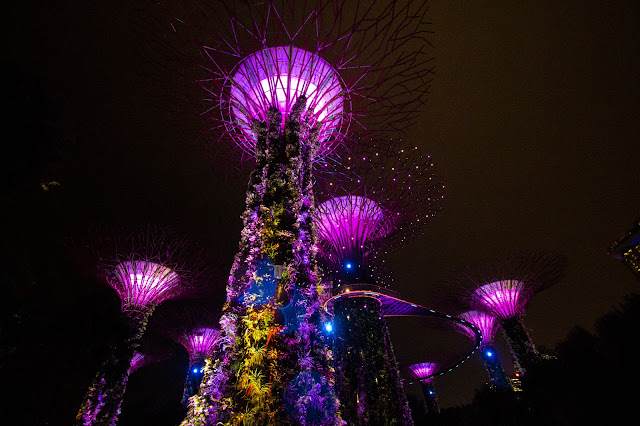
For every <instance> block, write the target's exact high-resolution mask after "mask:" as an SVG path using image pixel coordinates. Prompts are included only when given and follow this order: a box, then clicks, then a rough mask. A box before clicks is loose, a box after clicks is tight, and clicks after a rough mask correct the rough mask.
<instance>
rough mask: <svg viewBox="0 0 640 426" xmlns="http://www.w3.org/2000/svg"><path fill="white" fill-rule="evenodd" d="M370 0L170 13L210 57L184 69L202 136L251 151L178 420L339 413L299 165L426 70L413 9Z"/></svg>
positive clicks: (407, 102)
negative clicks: (207, 340) (211, 326)
mask: <svg viewBox="0 0 640 426" xmlns="http://www.w3.org/2000/svg"><path fill="white" fill-rule="evenodd" d="M373 3H376V4H373ZM373 3H370V2H369V3H367V4H366V5H365V4H362V5H358V4H354V3H353V2H352V1H347V0H330V1H323V2H320V1H317V2H316V1H299V2H298V1H296V2H290V1H284V2H279V1H277V2H276V1H265V2H258V3H256V2H253V1H249V0H246V1H234V2H228V3H226V2H222V1H221V2H216V3H215V4H214V5H211V7H210V8H203V9H202V10H198V11H197V12H196V13H193V14H188V13H187V14H184V15H181V16H176V19H175V20H173V21H172V22H171V25H172V26H173V28H172V29H171V33H170V34H171V35H170V37H173V34H176V35H177V37H180V34H181V33H182V30H184V29H185V27H182V26H180V24H179V23H180V22H183V23H186V29H187V31H188V35H189V37H188V38H189V39H190V40H196V43H197V44H198V48H199V49H200V52H199V53H200V54H201V55H203V56H204V57H205V58H206V60H209V61H210V62H207V63H206V64H199V65H200V66H199V67H198V69H199V70H203V73H202V74H199V75H198V76H197V77H196V78H197V80H198V83H199V84H200V85H201V86H202V88H203V89H204V90H205V91H206V95H205V96H206V99H205V101H206V102H208V103H209V105H208V106H207V110H206V112H205V114H204V116H205V117H206V118H207V119H208V123H209V127H210V129H209V130H210V133H212V134H214V135H215V136H216V138H217V141H219V140H231V141H233V142H234V143H235V145H236V146H238V147H239V148H240V149H241V151H242V152H243V154H244V155H246V156H248V157H250V158H253V159H254V160H255V165H254V170H253V173H252V175H251V177H250V181H249V186H248V189H247V196H246V208H245V212H244V213H243V217H242V219H243V230H242V233H241V240H240V245H239V251H238V254H237V255H236V258H235V261H234V264H233V266H232V270H231V274H230V277H229V281H228V286H227V301H226V304H225V306H224V309H223V315H222V316H221V319H220V330H221V337H220V340H219V344H218V346H217V347H216V358H217V359H215V360H212V362H211V366H210V368H208V367H205V377H204V379H203V385H202V386H201V390H200V392H199V393H198V395H196V396H194V397H193V398H191V400H190V408H189V412H188V414H187V418H186V419H185V420H184V424H205V423H206V424H215V423H217V422H222V423H225V424H226V423H229V424H278V425H280V424H288V423H295V424H298V423H301V424H308V423H318V422H322V423H324V424H334V423H335V424H339V423H340V422H341V420H340V413H339V412H338V411H337V399H336V398H335V395H334V394H333V380H334V379H333V373H332V370H331V367H330V365H329V361H330V359H331V351H330V350H329V348H328V346H327V343H326V341H325V338H324V337H323V336H322V333H321V332H320V326H321V324H322V323H323V315H325V314H324V313H323V312H322V310H321V309H320V305H319V302H318V300H319V298H321V297H323V295H322V292H323V290H322V286H320V284H319V280H318V276H317V272H316V261H315V234H314V229H313V221H312V214H313V209H314V197H313V190H312V184H313V177H312V168H313V166H314V164H315V165H316V166H317V165H319V164H321V162H322V161H325V159H326V158H327V157H330V156H331V153H332V150H333V148H334V147H335V146H336V145H339V144H346V143H348V142H349V141H351V139H352V138H353V135H354V134H355V133H353V131H354V130H359V131H366V132H374V131H376V132H384V131H396V130H397V129H400V128H403V127H405V126H406V125H407V124H409V123H410V122H411V121H412V120H413V119H414V118H415V117H416V116H417V107H419V106H420V105H421V104H422V103H423V102H424V100H425V96H426V93H427V92H428V88H429V80H430V78H431V74H432V69H431V68H432V66H431V65H430V59H431V57H430V56H429V55H427V54H426V52H427V47H428V46H427V44H426V43H425V41H426V39H425V37H426V36H427V34H428V31H427V29H426V27H425V24H426V20H425V18H424V16H425V12H426V6H425V5H424V4H417V3H416V2H402V4H401V3H398V4H393V5H389V4H387V3H386V2H373ZM208 12H210V15H207V13H208ZM165 40H168V38H166V39H165ZM167 43H170V41H167ZM314 162H315V163H314Z"/></svg>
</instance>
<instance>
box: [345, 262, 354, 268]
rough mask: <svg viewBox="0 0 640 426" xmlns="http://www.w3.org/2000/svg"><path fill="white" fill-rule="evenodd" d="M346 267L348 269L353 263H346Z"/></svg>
mask: <svg viewBox="0 0 640 426" xmlns="http://www.w3.org/2000/svg"><path fill="white" fill-rule="evenodd" d="M344 266H345V268H347V269H351V268H352V267H353V265H352V264H351V263H347V264H346V265H344Z"/></svg>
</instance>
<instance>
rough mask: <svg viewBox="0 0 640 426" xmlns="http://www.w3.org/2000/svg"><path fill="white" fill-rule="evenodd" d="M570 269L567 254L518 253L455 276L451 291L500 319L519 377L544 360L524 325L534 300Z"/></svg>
mask: <svg viewBox="0 0 640 426" xmlns="http://www.w3.org/2000/svg"><path fill="white" fill-rule="evenodd" d="M566 267H567V261H566V258H565V257H564V256H563V255H560V254H557V253H553V252H548V251H537V252H525V251H523V252H517V253H513V254H508V255H505V256H503V257H499V258H493V259H485V260H482V261H480V262H478V263H477V264H475V265H471V266H468V267H467V268H465V269H464V270H462V271H460V272H459V273H455V274H453V275H452V277H451V281H450V283H449V284H450V289H451V291H452V292H453V293H454V294H455V295H457V296H458V297H460V298H461V299H462V300H464V301H466V303H468V304H470V305H471V306H473V307H474V308H476V309H478V310H480V311H483V312H486V313H487V314H490V315H492V316H494V317H496V318H497V319H498V320H499V322H500V326H501V328H502V330H503V331H504V334H505V337H506V338H507V341H508V342H509V345H510V346H511V350H512V355H513V357H514V362H515V364H516V370H518V372H519V374H524V373H525V372H526V370H527V369H528V368H529V367H531V366H532V365H534V364H536V363H537V362H538V361H539V359H540V354H539V353H538V351H537V350H536V348H535V345H534V344H533V341H532V340H531V337H530V336H529V333H528V332H527V329H526V328H525V326H524V324H523V321H522V320H523V318H524V316H525V313H526V312H525V307H526V305H527V303H528V302H529V300H530V299H531V297H533V296H534V295H535V294H537V293H539V292H540V291H542V290H545V289H546V288H548V287H550V286H552V285H553V284H555V283H557V282H558V281H559V280H560V279H561V278H562V277H563V276H564V272H565V270H566Z"/></svg>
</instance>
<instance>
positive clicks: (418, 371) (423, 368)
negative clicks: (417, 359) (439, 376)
mask: <svg viewBox="0 0 640 426" xmlns="http://www.w3.org/2000/svg"><path fill="white" fill-rule="evenodd" d="M409 370H411V374H413V376H414V377H415V378H416V379H418V380H422V379H424V378H425V377H429V376H433V375H434V374H436V372H437V371H438V364H436V363H435V362H421V363H420V364H413V365H411V366H410V367H409Z"/></svg>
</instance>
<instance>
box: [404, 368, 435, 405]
mask: <svg viewBox="0 0 640 426" xmlns="http://www.w3.org/2000/svg"><path fill="white" fill-rule="evenodd" d="M409 370H411V374H412V375H413V377H414V378H415V379H416V380H418V381H419V382H420V387H421V388H422V395H423V396H424V402H425V403H426V404H427V415H428V416H429V417H434V416H437V415H438V414H440V406H439V405H438V396H437V395H436V390H435V387H434V386H433V381H434V377H433V376H434V375H435V374H436V373H437V372H438V365H437V364H436V363H433V362H422V363H420V364H413V365H412V366H410V367H409Z"/></svg>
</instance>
